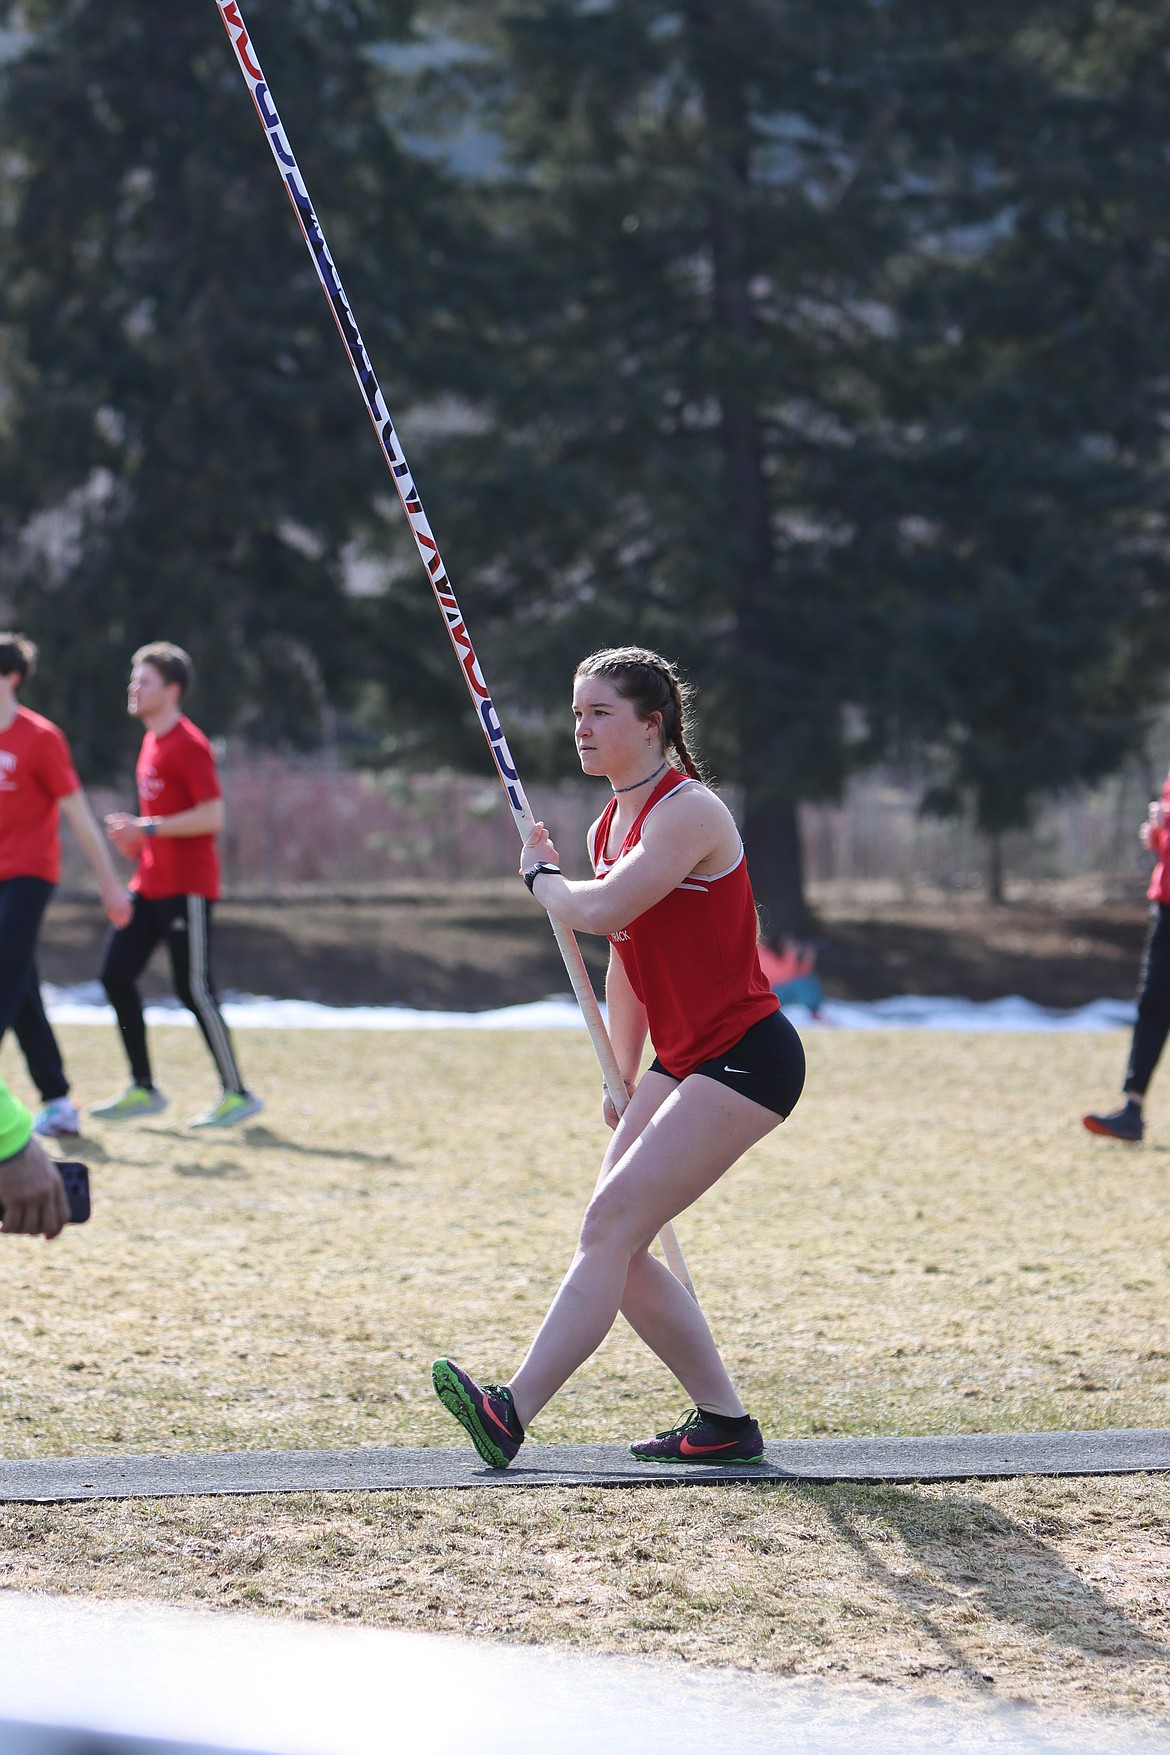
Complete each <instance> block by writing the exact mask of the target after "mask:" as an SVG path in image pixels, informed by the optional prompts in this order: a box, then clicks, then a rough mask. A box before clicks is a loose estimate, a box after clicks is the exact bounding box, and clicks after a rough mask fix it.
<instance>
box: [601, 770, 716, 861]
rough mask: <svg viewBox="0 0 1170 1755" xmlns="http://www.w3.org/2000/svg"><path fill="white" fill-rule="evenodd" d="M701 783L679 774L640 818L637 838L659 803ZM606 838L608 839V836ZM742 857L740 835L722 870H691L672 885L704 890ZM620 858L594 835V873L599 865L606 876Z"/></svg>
mask: <svg viewBox="0 0 1170 1755" xmlns="http://www.w3.org/2000/svg"><path fill="white" fill-rule="evenodd" d="M702 784H703V782H702V781H701V780H696V779H695V778H694V776H693V775H690V774H682V775H680V776H679V783H678V785H677V786H672V787H671V789H670V791H669V792H664V793H663V794H662V797H661V798H660V799H659V800H658V803H657V804H652V805H651V806H650V809H649V810H648V811H647V812H646V815H645V816H644V817H643V818H642V825H641V828H640V829H639V830H638V838H639V840H641V837H642V829H644V828H645V827H646V824H647V823H648V822H649V820H650V818H651V817H652V816H653V815H654V812H655V811H656V810H657V809H658V805H659V804H665V803H666V801H667V799H668V798H673V797H674V796H675V794H676V793H678V792H681V790H682V788H683V787H684V786H701V785H702ZM611 821H612V819H611ZM599 826H600V825H599ZM606 838H607V839H608V836H607V837H606ZM743 857H744V845H743V839H742V837H741V839H740V843H739V853H738V854H737V855H736V857H735V859H734V860H733V861H732V863H731V864H730V865H728V866H725V867H724V868H723V870H722V871H711V872H702V873H699V872H694V871H692V872H689V873H688V875H687V876H686V877H685V878H683V880H682V882H681V883H678V884H676V885H675V886H674V887H675V889H676V890H705V889H707V887H708V885H710V884H714V883H718V881H719V879H720V878H725V877H730V876H731V874H732V872H733V871H738V870H739V867H740V866H741V865H742V864H743ZM621 858H622V855H621V854H620V853H618V854H616V855H615V857H614V858H613V859H610V858H609V856H608V855H607V854H606V853H605V852H604V851H603V850H601V849H599V848H598V846H597V839H596V836H595V837H594V842H593V870H594V873H595V874H596V872H597V869H598V867H599V866H600V867H601V868H602V875H603V876H608V875H609V873H610V872H611V871H612V870H613V868H614V866H615V865H616V864H617V863H618V861H619V860H620V859H621Z"/></svg>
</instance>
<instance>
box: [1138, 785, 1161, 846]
mask: <svg viewBox="0 0 1170 1755" xmlns="http://www.w3.org/2000/svg"><path fill="white" fill-rule="evenodd" d="M1165 827H1166V806H1165V805H1164V804H1163V803H1162V800H1161V799H1160V798H1155V799H1152V800H1151V802H1150V808H1149V810H1148V811H1147V812H1146V820H1145V822H1144V823H1143V824H1142V827H1141V841H1142V846H1143V847H1145V848H1147V849H1148V850H1149V852H1151V853H1155V852H1156V851H1157V845H1158V843H1157V837H1158V836H1159V835H1160V834H1161V832H1162V830H1163V829H1164V828H1165Z"/></svg>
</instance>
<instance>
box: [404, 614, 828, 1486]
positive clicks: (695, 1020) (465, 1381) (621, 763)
mask: <svg viewBox="0 0 1170 1755" xmlns="http://www.w3.org/2000/svg"><path fill="white" fill-rule="evenodd" d="M687 702H688V691H687V690H686V687H685V685H683V684H682V683H681V682H680V680H679V678H678V676H677V675H676V673H675V671H674V668H673V667H672V666H671V665H670V664H669V663H667V662H666V661H665V660H664V659H662V658H659V657H658V656H657V655H656V654H655V653H653V652H647V651H644V650H642V649H641V648H640V647H633V646H629V647H619V648H616V649H611V650H608V651H603V652H595V653H594V654H593V656H592V657H590V658H586V659H585V661H584V662H583V663H582V664H581V665H580V666H579V667H578V669H577V674H576V677H575V679H574V688H573V713H574V716H575V718H576V721H577V732H576V736H577V750H578V754H579V756H580V760H581V767H582V770H583V772H584V773H586V774H597V775H604V776H605V777H606V778H607V779H608V781H609V783H610V785H611V786H612V787H613V793H614V795H613V798H612V799H611V800H610V802H609V804H608V805H607V806H606V808H605V810H604V811H603V812H602V814H601V816H600V817H599V819H598V820H597V822H596V823H595V824H594V825H593V828H592V829H591V830H590V833H589V853H590V857H591V860H592V865H593V870H594V872H595V873H596V876H595V877H594V878H593V879H591V880H588V881H585V882H575V881H572V880H570V879H567V878H565V877H562V876H561V875H560V870H559V861H558V858H557V852H556V848H555V847H554V846H553V844H552V841H551V839H550V838H549V835H548V832H547V830H546V829H545V827H544V825H543V824H542V823H538V824H537V825H536V827H535V829H534V830H533V832H532V834H531V836H530V837H529V839H528V840H527V842H526V843H525V845H524V851H523V854H522V855H521V867H520V869H521V874H522V876H523V877H524V880H525V882H526V883H527V884H528V886H529V888H530V890H531V891H532V893H533V895H534V896H535V897H536V899H537V900H538V901H539V902H540V903H541V905H542V906H543V907H544V908H546V909H547V910H548V912H549V913H550V914H551V915H553V916H554V917H555V918H556V919H557V920H561V921H563V922H564V923H565V925H566V926H569V927H572V928H574V930H576V931H578V932H593V933H599V934H604V935H605V936H606V937H607V938H608V939H609V941H610V958H609V971H608V974H607V977H606V988H605V991H606V999H607V1002H608V1007H609V1030H610V1035H611V1037H612V1039H613V1045H614V1049H615V1052H616V1054H617V1059H618V1064H619V1066H620V1068H621V1071H622V1074H623V1076H624V1078H625V1081H626V1089H627V1090H628V1091H629V1092H630V1102H629V1106H628V1107H627V1109H626V1111H625V1113H624V1114H623V1115H622V1117H621V1119H620V1120H619V1119H618V1117H617V1116H616V1114H615V1113H614V1111H613V1108H612V1106H611V1105H610V1104H609V1102H608V1101H607V1102H606V1103H605V1119H606V1122H607V1123H608V1125H609V1126H610V1127H611V1128H613V1130H614V1131H613V1140H612V1141H611V1143H610V1147H609V1150H608V1151H607V1152H606V1154H605V1159H604V1162H603V1163H602V1166H601V1173H600V1176H599V1177H598V1181H597V1186H596V1188H595V1189H594V1193H593V1198H592V1200H591V1201H590V1203H589V1206H588V1208H587V1210H586V1213H585V1217H584V1220H583V1222H582V1225H581V1231H580V1236H579V1239H578V1243H577V1253H576V1255H575V1256H574V1257H573V1262H572V1266H571V1267H570V1268H569V1271H568V1273H567V1274H566V1275H565V1278H564V1280H563V1281H562V1283H561V1287H560V1290H559V1291H558V1292H557V1295H556V1297H555V1298H554V1299H553V1302H552V1305H551V1307H550V1309H549V1312H548V1314H547V1316H546V1317H545V1319H544V1321H543V1323H542V1324H541V1326H540V1329H539V1331H538V1333H537V1335H536V1338H535V1340H534V1341H533V1343H532V1345H531V1347H530V1348H529V1349H528V1354H527V1357H526V1358H525V1360H524V1363H523V1364H522V1365H521V1366H520V1369H519V1370H518V1371H517V1372H516V1374H515V1376H513V1377H512V1378H510V1379H509V1381H508V1382H507V1383H506V1384H502V1385H498V1384H484V1385H482V1386H481V1385H480V1384H478V1383H476V1382H475V1381H474V1380H473V1379H472V1378H471V1377H469V1376H468V1374H467V1373H466V1372H465V1371H462V1370H460V1368H459V1367H458V1366H457V1365H455V1364H453V1363H452V1362H451V1360H449V1359H439V1360H437V1361H436V1363H435V1366H434V1371H433V1378H434V1385H435V1391H436V1393H437V1395H438V1396H439V1399H440V1400H441V1401H442V1403H443V1404H444V1406H445V1407H446V1408H448V1409H449V1410H450V1412H451V1413H452V1414H454V1416H455V1418H456V1419H457V1420H458V1421H459V1422H460V1424H461V1425H462V1426H463V1427H464V1429H465V1430H466V1431H467V1433H468V1434H469V1435H470V1438H471V1441H472V1443H473V1444H474V1445H475V1448H476V1450H477V1451H478V1452H479V1454H480V1456H481V1457H483V1459H484V1461H485V1462H487V1463H489V1464H491V1465H492V1466H493V1467H494V1468H500V1469H503V1468H507V1466H508V1464H509V1463H510V1462H511V1461H512V1459H513V1458H514V1457H515V1455H516V1453H517V1452H518V1450H519V1449H520V1446H521V1444H522V1443H523V1442H524V1435H525V1432H526V1431H527V1428H528V1426H529V1424H530V1422H531V1421H532V1420H533V1418H534V1417H535V1416H536V1415H537V1414H538V1413H539V1412H540V1410H541V1408H543V1407H544V1405H545V1403H546V1402H547V1401H549V1400H550V1398H551V1397H552V1396H553V1395H555V1394H556V1392H557V1390H558V1389H560V1387H561V1385H562V1384H563V1383H565V1382H566V1380H567V1379H568V1378H569V1377H571V1376H572V1374H573V1372H574V1371H576V1369H577V1367H578V1366H579V1365H581V1364H582V1363H583V1362H584V1361H585V1360H586V1359H588V1358H589V1356H590V1354H591V1353H593V1352H595V1351H596V1349H597V1348H598V1347H599V1346H600V1345H601V1342H602V1341H603V1340H604V1339H605V1336H606V1335H607V1334H608V1333H609V1330H610V1328H611V1327H612V1326H613V1322H614V1319H615V1318H616V1316H617V1314H618V1311H619V1310H620V1311H621V1313H622V1315H623V1316H624V1317H625V1318H626V1320H627V1322H629V1323H630V1325H631V1326H632V1327H633V1328H634V1329H635V1330H636V1332H637V1333H638V1334H639V1335H640V1336H641V1337H642V1339H643V1340H644V1341H645V1342H646V1344H647V1346H649V1347H651V1348H652V1349H653V1351H654V1352H655V1353H657V1355H658V1357H659V1358H660V1359H661V1360H662V1362H663V1364H664V1365H666V1366H667V1367H668V1369H669V1370H671V1371H672V1372H673V1373H674V1375H675V1376H676V1377H677V1378H678V1380H679V1382H680V1383H681V1384H682V1385H683V1387H684V1389H685V1390H686V1392H687V1394H688V1396H689V1397H690V1398H691V1400H692V1401H693V1402H694V1404H695V1408H694V1412H693V1413H692V1414H690V1415H689V1416H688V1417H687V1418H686V1419H685V1420H684V1421H683V1422H682V1423H681V1424H680V1425H678V1426H676V1427H675V1428H674V1429H673V1430H671V1431H669V1432H660V1433H659V1434H658V1436H657V1437H655V1438H650V1439H647V1440H645V1441H643V1442H641V1443H638V1444H632V1445H631V1446H630V1450H631V1453H632V1455H634V1456H635V1457H638V1458H639V1459H640V1460H641V1461H644V1462H709V1463H710V1462H739V1463H745V1462H758V1461H760V1460H761V1458H762V1456H763V1451H764V1441H763V1438H762V1436H761V1433H760V1428H759V1426H758V1424H757V1423H756V1421H755V1420H754V1419H752V1418H751V1416H750V1415H749V1414H748V1413H747V1411H746V1409H745V1408H744V1406H743V1403H742V1402H741V1401H740V1399H739V1396H738V1395H737V1394H736V1391H735V1387H734V1385H733V1384H732V1381H731V1379H730V1377H729V1376H728V1374H727V1370H726V1368H725V1366H724V1364H723V1361H722V1359H721V1358H720V1357H719V1353H718V1350H717V1348H716V1346H715V1342H714V1340H713V1339H712V1336H711V1331H710V1329H709V1328H708V1327H707V1324H706V1321H705V1320H704V1318H703V1314H702V1311H701V1310H700V1309H699V1306H698V1305H697V1304H696V1303H695V1301H694V1299H693V1298H692V1297H691V1296H690V1294H689V1293H688V1292H687V1291H686V1290H685V1288H684V1287H683V1285H682V1284H681V1282H680V1281H678V1280H676V1279H675V1277H674V1275H673V1274H672V1273H671V1272H670V1270H669V1268H667V1267H665V1266H663V1264H662V1263H661V1262H659V1261H658V1260H656V1259H655V1257H654V1256H652V1255H651V1254H650V1244H651V1242H652V1241H653V1239H654V1237H655V1236H656V1235H657V1233H658V1232H659V1231H660V1230H661V1229H662V1227H663V1226H664V1225H665V1224H666V1223H667V1221H668V1220H670V1219H673V1218H674V1217H675V1216H676V1215H677V1214H678V1213H681V1212H683V1211H684V1210H685V1208H687V1207H689V1206H690V1205H691V1203H692V1202H693V1201H696V1200H698V1198H699V1196H700V1195H701V1194H704V1193H705V1192H706V1190H707V1189H709V1188H710V1187H711V1186H712V1184H713V1183H715V1182H717V1181H718V1180H719V1178H720V1177H721V1176H722V1175H723V1173H724V1171H725V1170H727V1169H729V1168H730V1166H731V1165H732V1164H734V1163H735V1161H736V1159H737V1158H740V1157H742V1155H743V1154H744V1152H746V1151H747V1150H748V1148H749V1147H750V1146H753V1145H755V1143H756V1141H757V1140H760V1139H763V1137H764V1135H765V1134H768V1133H771V1131H772V1129H773V1128H774V1127H776V1126H778V1125H779V1123H780V1122H781V1121H782V1120H783V1119H784V1118H785V1117H786V1116H787V1115H789V1114H790V1113H791V1111H792V1109H793V1107H794V1105H795V1103H796V1100H797V1098H798V1097H799V1096H800V1092H801V1087H802V1086H803V1083H804V1051H803V1049H802V1047H801V1043H800V1038H799V1036H798V1035H797V1034H796V1031H795V1030H794V1029H793V1027H792V1025H791V1024H790V1023H789V1022H788V1020H787V1019H786V1018H785V1017H784V1016H783V1014H782V1013H781V1012H780V1010H779V1006H778V1002H777V1000H776V997H775V995H774V994H773V993H772V991H771V989H770V988H769V986H768V983H767V981H766V980H765V979H764V976H763V974H762V973H761V971H760V964H759V958H758V956H757V954H756V936H757V927H756V912H755V904H754V902H753V900H752V892H751V885H750V884H749V882H748V876H747V869H746V866H745V863H744V853H743V843H742V842H741V840H740V838H739V832H738V830H737V829H736V826H735V823H734V821H733V819H732V816H731V813H730V811H729V810H728V809H727V807H726V805H724V804H723V803H722V802H721V801H720V800H719V799H718V798H716V796H715V794H714V793H713V792H710V791H709V790H708V789H707V787H706V786H704V784H703V782H702V780H701V778H700V775H699V770H698V768H697V766H696V764H695V761H694V759H693V758H692V756H691V754H690V752H689V750H688V748H687V742H686V733H687V727H686V723H685V716H686V707H687ZM647 1031H648V1032H649V1035H650V1040H651V1044H652V1046H653V1048H654V1051H655V1056H656V1058H655V1060H654V1062H653V1064H652V1065H651V1067H650V1069H649V1071H647V1072H646V1073H644V1074H643V1076H642V1077H641V1078H640V1079H639V1078H638V1069H639V1066H640V1064H641V1058H642V1049H643V1046H644V1044H645V1041H646V1035H647Z"/></svg>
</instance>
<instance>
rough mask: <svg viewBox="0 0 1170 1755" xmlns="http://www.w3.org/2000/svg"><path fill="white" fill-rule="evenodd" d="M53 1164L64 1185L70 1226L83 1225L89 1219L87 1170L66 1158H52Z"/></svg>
mask: <svg viewBox="0 0 1170 1755" xmlns="http://www.w3.org/2000/svg"><path fill="white" fill-rule="evenodd" d="M53 1162H54V1164H55V1165H56V1166H57V1169H58V1170H59V1171H60V1174H61V1181H62V1182H63V1183H64V1184H65V1201H66V1204H67V1206H68V1208H69V1218H68V1220H67V1221H66V1223H67V1224H70V1225H84V1224H85V1221H86V1220H87V1219H88V1218H89V1210H90V1209H89V1170H88V1167H87V1166H86V1165H85V1164H76V1163H73V1162H71V1161H70V1160H69V1159H67V1158H54V1159H53ZM3 1218H4V1208H3V1207H2V1206H0V1221H2V1220H3Z"/></svg>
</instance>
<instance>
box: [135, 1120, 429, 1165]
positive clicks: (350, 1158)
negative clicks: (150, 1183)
mask: <svg viewBox="0 0 1170 1755" xmlns="http://www.w3.org/2000/svg"><path fill="white" fill-rule="evenodd" d="M151 1132H152V1133H156V1134H162V1135H164V1136H165V1137H166V1138H167V1139H172V1140H182V1142H183V1144H184V1145H186V1146H189V1145H190V1144H191V1135H190V1132H189V1131H188V1130H187V1129H186V1128H178V1127H156V1128H152V1129H151ZM233 1142H234V1143H238V1144H239V1145H241V1146H249V1147H251V1148H252V1149H253V1150H259V1151H262V1152H264V1151H279V1152H287V1153H288V1154H289V1155H290V1156H292V1157H296V1158H338V1159H340V1160H341V1162H342V1163H344V1164H382V1165H384V1166H386V1167H388V1168H390V1169H397V1167H398V1159H397V1158H395V1157H394V1156H393V1155H392V1154H391V1153H390V1152H363V1151H361V1150H360V1149H359V1148H358V1147H356V1146H346V1147H344V1148H341V1149H339V1148H337V1147H335V1146H306V1145H304V1144H302V1142H301V1141H300V1140H290V1139H287V1138H286V1137H285V1136H284V1135H283V1134H279V1133H274V1132H273V1130H272V1128H270V1127H263V1126H261V1127H245V1128H241V1129H240V1131H239V1132H238V1133H236V1134H234V1135H233ZM189 1174H194V1172H189ZM202 1174H203V1175H205V1176H206V1175H209V1174H210V1172H209V1171H206V1170H205V1171H203V1172H202Z"/></svg>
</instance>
